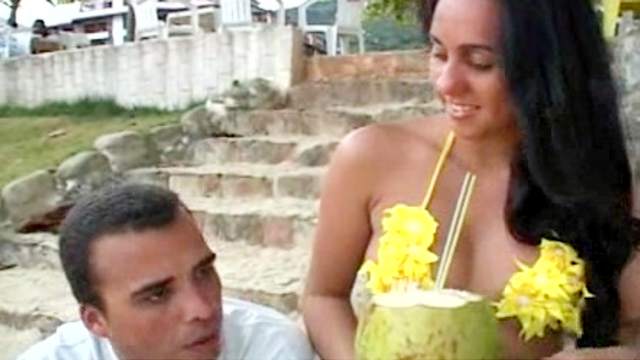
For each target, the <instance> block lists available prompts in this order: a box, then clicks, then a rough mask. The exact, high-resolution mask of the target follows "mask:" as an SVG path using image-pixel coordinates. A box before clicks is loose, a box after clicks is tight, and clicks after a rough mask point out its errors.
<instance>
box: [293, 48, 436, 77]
mask: <svg viewBox="0 0 640 360" xmlns="http://www.w3.org/2000/svg"><path fill="white" fill-rule="evenodd" d="M428 70H429V67H428V61H427V53H426V50H424V49H422V50H407V51H394V52H379V53H365V54H357V55H345V56H314V57H311V58H309V60H307V65H306V69H305V80H307V81H330V80H346V79H354V78H366V79H375V78H394V77H422V78H426V77H427V72H428Z"/></svg>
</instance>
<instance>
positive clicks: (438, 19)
mask: <svg viewBox="0 0 640 360" xmlns="http://www.w3.org/2000/svg"><path fill="white" fill-rule="evenodd" d="M499 23H500V4H499V1H498V0H440V1H439V3H438V5H437V7H436V10H435V13H434V16H433V22H432V25H431V31H430V37H431V43H432V49H431V54H430V64H429V67H430V79H431V81H432V82H433V84H434V86H435V89H436V91H437V94H438V96H439V98H440V100H441V101H442V102H443V104H444V107H445V112H446V115H447V118H448V119H449V120H450V121H451V123H452V124H453V125H452V126H453V129H454V131H455V132H456V133H457V135H458V136H461V137H464V138H483V137H487V136H491V135H496V134H502V135H504V132H505V131H506V132H507V133H513V132H514V130H515V129H516V125H515V116H514V111H513V107H512V105H511V100H510V95H509V92H508V89H507V81H506V78H505V75H504V71H503V67H502V65H501V54H500V46H499V36H500V33H499V31H500V28H499V27H500V26H499Z"/></svg>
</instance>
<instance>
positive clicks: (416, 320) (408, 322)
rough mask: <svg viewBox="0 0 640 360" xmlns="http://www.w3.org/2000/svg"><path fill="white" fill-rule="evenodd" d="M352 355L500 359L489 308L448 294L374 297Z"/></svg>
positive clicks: (383, 359)
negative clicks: (354, 352)
mask: <svg viewBox="0 0 640 360" xmlns="http://www.w3.org/2000/svg"><path fill="white" fill-rule="evenodd" d="M355 350H356V357H357V359H360V360H396V359H397V360H408V359H429V360H431V359H443V360H445V359H465V360H466V359H497V358H499V357H500V344H499V337H498V325H497V321H496V318H495V316H494V310H493V308H492V306H491V304H489V302H487V301H486V300H484V299H483V298H482V297H481V296H479V295H475V294H472V293H469V292H466V291H460V290H450V289H445V290H431V291H422V290H415V291H412V292H410V293H402V294H395V293H389V294H382V295H376V296H374V298H373V301H372V305H371V306H370V307H369V309H367V311H365V314H363V316H362V318H361V319H360V321H359V323H358V330H357V334H356V344H355Z"/></svg>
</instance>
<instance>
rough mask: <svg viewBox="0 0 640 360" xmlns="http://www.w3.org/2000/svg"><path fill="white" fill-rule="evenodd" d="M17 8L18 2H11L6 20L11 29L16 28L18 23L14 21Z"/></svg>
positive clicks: (15, 0)
mask: <svg viewBox="0 0 640 360" xmlns="http://www.w3.org/2000/svg"><path fill="white" fill-rule="evenodd" d="M18 6H20V0H11V5H10V6H9V9H10V10H11V12H10V13H9V19H8V20H7V24H8V25H9V26H11V27H18V22H17V21H16V13H17V12H18Z"/></svg>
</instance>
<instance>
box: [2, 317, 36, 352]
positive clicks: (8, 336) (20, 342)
mask: <svg viewBox="0 0 640 360" xmlns="http://www.w3.org/2000/svg"><path fill="white" fill-rule="evenodd" d="M41 339H42V334H41V333H40V331H39V330H38V329H29V330H18V329H16V328H13V327H10V326H3V325H0V349H2V353H0V360H14V359H16V358H17V357H18V356H19V355H20V354H22V353H23V352H24V351H26V350H27V349H28V348H29V347H30V346H31V345H33V344H34V343H36V342H38V341H40V340H41Z"/></svg>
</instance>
